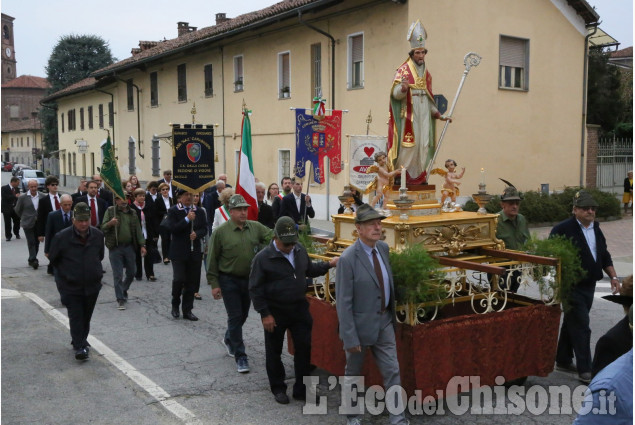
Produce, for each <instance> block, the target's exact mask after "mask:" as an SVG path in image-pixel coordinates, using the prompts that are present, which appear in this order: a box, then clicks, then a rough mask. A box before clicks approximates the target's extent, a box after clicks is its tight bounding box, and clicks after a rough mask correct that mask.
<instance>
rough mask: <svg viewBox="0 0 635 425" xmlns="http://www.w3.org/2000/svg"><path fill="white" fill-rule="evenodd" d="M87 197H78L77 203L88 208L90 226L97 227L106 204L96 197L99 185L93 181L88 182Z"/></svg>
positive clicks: (104, 211)
mask: <svg viewBox="0 0 635 425" xmlns="http://www.w3.org/2000/svg"><path fill="white" fill-rule="evenodd" d="M87 187H88V195H86V196H80V197H79V198H77V202H85V203H86V204H87V205H88V206H89V207H90V225H91V226H93V227H99V226H100V225H101V222H102V220H103V218H104V214H105V213H106V209H107V208H108V203H107V202H106V201H105V200H104V199H102V198H99V197H97V193H98V192H99V183H98V182H97V181H95V180H91V181H89V182H88V185H87Z"/></svg>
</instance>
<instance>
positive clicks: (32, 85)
mask: <svg viewBox="0 0 635 425" xmlns="http://www.w3.org/2000/svg"><path fill="white" fill-rule="evenodd" d="M49 87H51V85H50V84H49V82H48V80H47V79H46V78H42V77H35V76H33V75H20V76H19V77H18V78H14V79H13V80H11V81H7V82H6V83H4V84H3V85H2V88H3V89H4V88H16V89H17V88H20V89H24V88H27V89H48V88H49Z"/></svg>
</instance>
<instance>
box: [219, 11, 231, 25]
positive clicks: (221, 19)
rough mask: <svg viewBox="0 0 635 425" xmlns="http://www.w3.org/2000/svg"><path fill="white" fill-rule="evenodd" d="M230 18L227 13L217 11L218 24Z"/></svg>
mask: <svg viewBox="0 0 635 425" xmlns="http://www.w3.org/2000/svg"><path fill="white" fill-rule="evenodd" d="M230 19H231V18H228V17H227V14H226V13H217V14H216V25H219V24H222V23H223V22H227V21H229V20H230Z"/></svg>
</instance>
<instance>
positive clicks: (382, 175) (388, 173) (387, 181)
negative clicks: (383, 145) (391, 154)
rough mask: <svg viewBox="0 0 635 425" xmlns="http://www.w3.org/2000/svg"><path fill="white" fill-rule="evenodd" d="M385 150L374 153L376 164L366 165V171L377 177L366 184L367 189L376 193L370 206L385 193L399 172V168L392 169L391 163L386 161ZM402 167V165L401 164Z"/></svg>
mask: <svg viewBox="0 0 635 425" xmlns="http://www.w3.org/2000/svg"><path fill="white" fill-rule="evenodd" d="M387 158H388V157H387V155H386V152H383V151H382V152H377V153H376V154H375V162H376V163H377V165H372V166H370V167H368V169H367V170H366V173H367V174H369V173H377V177H375V180H374V181H373V182H372V183H371V184H370V185H369V186H368V188H367V190H368V191H370V190H372V189H375V190H376V191H377V194H376V195H375V197H374V198H373V200H372V201H371V202H370V206H373V207H374V206H375V205H376V204H377V202H379V200H380V199H381V198H382V196H384V195H385V194H386V192H387V191H388V189H390V188H391V187H392V184H393V182H394V179H395V176H396V175H397V174H399V173H401V170H394V171H393V170H392V164H390V163H388V162H387V161H386V159H387ZM401 168H403V165H402V166H401Z"/></svg>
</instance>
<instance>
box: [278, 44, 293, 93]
mask: <svg viewBox="0 0 635 425" xmlns="http://www.w3.org/2000/svg"><path fill="white" fill-rule="evenodd" d="M285 56H286V58H287V61H288V66H289V71H288V75H287V77H288V81H284V72H283V67H284V58H285ZM284 87H288V88H289V95H288V96H287V97H284V96H283V93H282V89H283V88H284ZM290 97H291V51H289V50H287V51H285V52H280V53H278V99H287V98H290Z"/></svg>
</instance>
